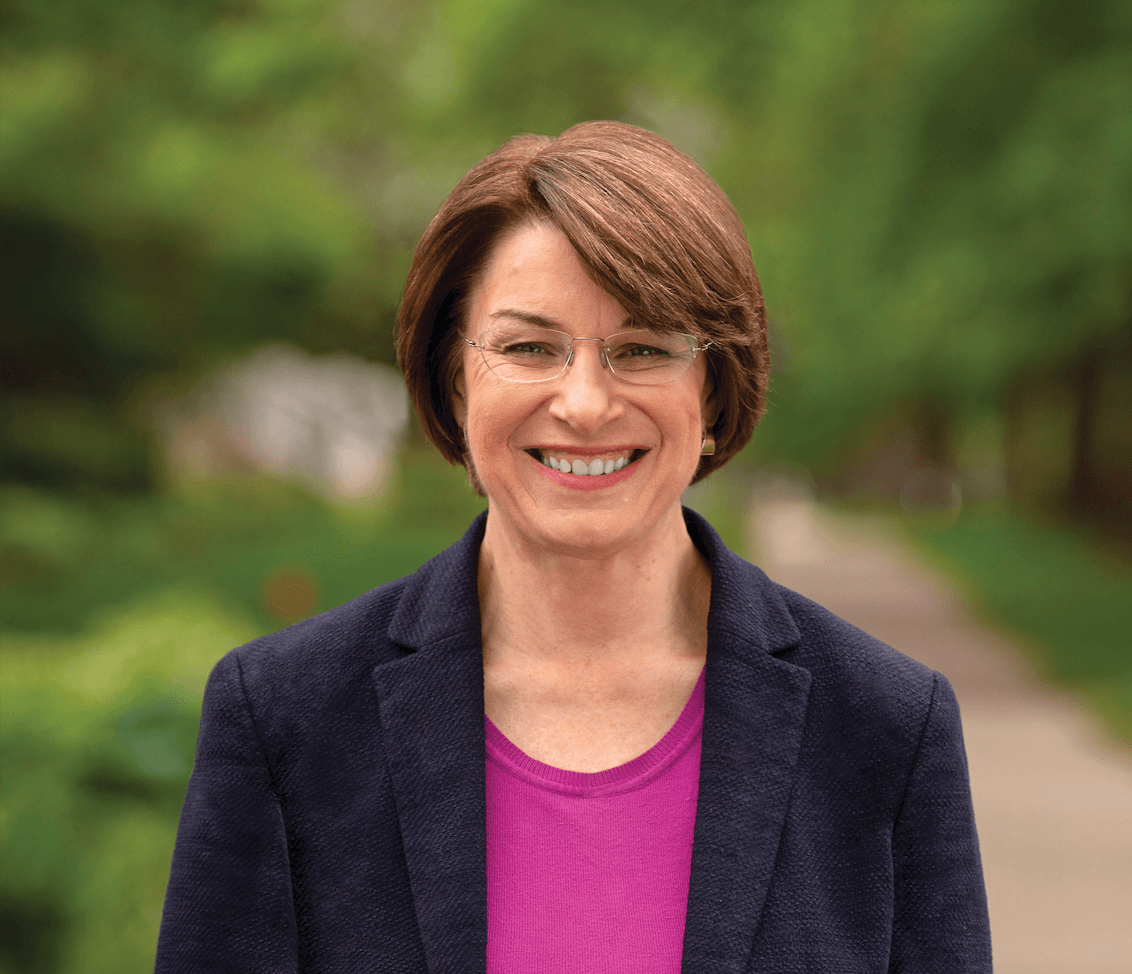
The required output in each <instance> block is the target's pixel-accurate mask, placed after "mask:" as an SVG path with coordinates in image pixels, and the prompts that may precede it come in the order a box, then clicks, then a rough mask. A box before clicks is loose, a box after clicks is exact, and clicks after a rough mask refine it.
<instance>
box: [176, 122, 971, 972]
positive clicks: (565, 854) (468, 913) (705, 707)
mask: <svg viewBox="0 0 1132 974" xmlns="http://www.w3.org/2000/svg"><path fill="white" fill-rule="evenodd" d="M765 317H766V316H765V310H764V307H763V300H762V294H761V291H760V288H759V282H758V278H757V276H756V274H755V270H754V266H753V265H752V263H751V257H750V252H749V248H748V245H747V240H746V237H745V236H744V233H743V228H742V225H741V223H740V221H739V219H738V217H737V216H736V215H735V212H734V210H733V209H732V208H731V205H730V204H729V203H728V201H727V199H726V197H725V196H724V194H723V193H722V191H721V190H720V189H719V187H717V186H716V185H715V184H714V183H713V182H712V181H711V180H710V179H709V178H708V177H707V176H706V175H705V174H704V173H703V171H702V170H701V169H700V168H699V167H698V166H696V164H695V163H694V162H692V161H691V160H690V159H688V158H687V157H685V156H683V155H681V154H680V153H679V152H678V151H677V150H676V149H674V148H673V147H672V146H671V145H669V144H668V143H667V142H665V141H664V140H662V139H660V138H658V137H657V136H655V135H652V134H651V133H648V132H644V131H642V130H640V129H635V128H632V127H630V126H627V125H622V124H619V123H613V122H596V123H587V124H585V125H580V126H577V127H575V128H573V129H571V130H570V131H568V132H566V133H564V134H563V135H561V136H559V137H558V138H557V139H544V138H538V137H534V136H524V137H521V138H518V139H515V140H513V141H511V142H509V143H507V144H506V145H505V146H503V147H502V148H501V149H499V150H498V151H496V152H494V153H492V155H490V156H489V157H488V158H487V159H485V160H484V161H483V162H482V163H480V164H479V165H478V166H476V167H475V168H474V169H472V170H471V171H470V172H469V173H468V174H467V175H466V176H465V177H464V179H463V180H461V181H460V183H459V185H457V187H456V188H455V189H454V190H453V192H452V194H451V195H450V196H449V198H448V200H447V201H446V202H445V204H444V205H443V206H442V207H441V210H440V212H439V213H438V214H437V216H436V217H435V218H434V219H433V221H432V222H431V223H430V225H429V227H428V229H427V230H426V231H425V233H424V236H423V237H422V239H421V241H420V244H419V245H418V247H417V251H416V253H415V255H414V260H413V266H412V269H411V271H410V274H409V278H408V282H407V285H406V290H405V295H404V299H403V301H402V306H401V312H400V316H399V336H398V354H399V357H400V362H401V366H402V370H403V372H404V374H405V379H406V382H407V384H408V387H409V391H410V394H411V396H412V398H413V400H414V403H415V405H416V408H417V411H418V413H419V415H420V417H421V422H422V425H423V426H424V428H425V430H426V432H427V433H428V435H429V436H430V438H431V439H432V440H433V442H434V443H435V444H436V445H437V447H438V448H439V449H440V451H441V452H442V453H443V454H444V455H445V456H446V457H447V458H448V459H449V460H450V461H452V462H454V463H461V464H463V465H464V466H465V467H466V469H467V471H468V476H469V480H470V482H471V484H472V486H473V487H474V489H476V490H477V491H479V492H480V493H482V494H484V495H485V496H486V497H487V499H488V511H487V513H486V515H484V516H481V517H480V518H479V519H477V521H476V522H475V523H474V524H473V525H472V527H471V528H470V529H469V531H468V533H467V534H466V535H465V537H464V539H463V540H462V541H461V542H460V543H459V544H457V545H455V546H454V547H453V548H451V549H449V550H448V551H446V552H444V553H443V554H441V555H439V556H438V557H437V558H435V559H433V560H432V561H431V562H429V563H428V564H426V565H425V566H423V567H422V568H421V569H420V571H418V572H417V573H416V574H414V575H412V576H410V577H409V578H405V579H401V580H399V581H397V582H393V583H391V584H389V585H385V586H382V587H380V588H377V589H374V590H373V591H371V592H369V593H368V594H366V595H364V596H362V597H361V598H359V599H356V600H355V601H354V602H351V603H349V604H348V605H345V606H342V607H341V608H339V609H335V610H332V611H331V612H328V613H326V614H324V615H322V616H319V617H317V618H315V619H311V620H308V621H306V622H304V623H300V624H298V625H296V626H293V627H291V628H290V629H287V630H284V631H283V632H281V633H277V634H275V635H274V636H270V637H266V638H264V639H261V640H258V641H256V642H254V643H251V644H249V645H247V646H244V647H241V648H240V649H238V650H234V651H233V652H232V653H230V654H229V655H228V656H227V657H225V659H224V660H222V661H221V662H220V664H218V666H217V668H216V670H215V671H214V673H213V676H212V678H211V681H210V684H209V690H208V693H207V695H206V698H205V705H204V714H203V717H202V722H201V735H200V741H199V744H198V751H197V762H196V766H195V769H194V772H193V777H192V781H191V783H190V787H189V793H188V795H187V797H186V800H185V808H184V812H183V816H182V822H181V830H180V833H179V836H178V844H177V850H176V854H175V857H174V862H173V871H172V875H171V878H170V883H169V890H168V894H167V900H166V909H165V916H164V919H163V924H162V934H161V943H160V946H159V952H158V965H157V969H158V971H160V972H165V971H189V970H194V971H195V970H209V971H233V972H235V971H264V972H266V971H296V972H297V971H347V970H370V969H372V970H390V971H392V970H396V971H420V972H424V971H431V972H433V974H436V972H440V971H444V972H452V974H457V972H459V974H464V972H475V971H481V972H483V971H487V972H490V974H510V972H524V974H526V972H540V974H541V972H576V971H594V972H605V971H608V972H611V974H612V972H616V974H634V972H640V974H645V972H648V974H665V972H672V974H675V972H677V971H736V972H738V971H746V970H750V971H756V970H757V971H778V972H801V971H828V970H837V971H847V972H878V974H879V972H888V974H891V972H929V971H940V972H942V971H947V972H974V971H989V970H990V942H989V933H988V931H987V918H986V903H985V897H984V894H983V887H982V876H981V868H980V864H979V854H978V842H977V838H976V835H975V829H974V821H973V818H972V813H971V802H970V795H969V792H968V785H967V777H966V765H965V759H964V754H963V743H962V734H961V731H960V727H959V718H958V711H957V708H956V704H955V698H954V696H953V694H952V693H951V689H950V687H949V685H948V684H947V681H946V680H945V679H944V678H943V677H942V676H940V675H939V674H937V673H932V672H931V671H930V670H927V669H925V668H924V667H922V666H920V665H919V664H917V663H914V662H913V661H912V660H909V659H907V658H906V657H903V656H901V655H900V654H899V653H897V652H895V651H894V650H892V649H890V648H888V647H887V646H884V645H883V644H881V643H879V642H877V641H876V640H874V639H872V638H870V637H868V636H866V635H865V634H864V633H861V632H860V631H859V630H856V629H853V628H852V627H850V626H849V625H847V624H846V623H844V622H842V621H841V620H840V619H837V618H836V617H834V616H832V615H831V614H829V613H828V612H826V611H824V610H823V609H821V608H820V607H818V606H816V605H814V604H813V603H810V602H808V601H806V600H805V599H803V598H801V597H800V596H798V595H796V594H794V593H793V592H790V591H788V590H786V589H783V588H781V587H780V586H777V585H775V584H774V583H772V582H771V581H770V580H769V579H767V578H766V576H765V575H763V573H762V572H760V571H759V570H758V569H757V568H755V567H754V566H753V565H750V564H748V563H746V562H744V561H743V560H741V559H740V558H738V557H737V556H735V555H734V554H732V553H731V552H730V551H728V550H727V549H726V547H724V545H723V544H722V542H721V541H720V539H719V537H718V536H717V535H716V534H715V532H713V531H712V529H711V528H710V527H709V526H708V525H707V524H706V523H705V522H704V521H703V520H702V519H700V518H699V517H697V516H696V515H695V514H693V513H692V512H690V511H687V510H684V509H682V508H681V506H680V495H681V493H682V491H683V490H684V489H685V488H686V487H687V486H688V485H689V483H692V482H694V481H695V480H698V479H700V478H702V477H704V476H706V475H707V474H709V473H710V472H711V471H712V470H714V469H717V468H718V467H719V466H721V465H722V464H723V463H725V462H726V461H727V460H728V459H729V458H730V457H732V456H734V454H735V453H736V452H737V451H738V450H740V449H741V448H742V447H743V445H744V444H745V443H746V442H747V440H748V439H749V438H750V436H751V433H752V431H753V429H754V427H755V425H756V423H757V421H758V419H759V416H760V414H761V412H762V409H763V403H764V397H765V386H766V376H767V348H766V324H765Z"/></svg>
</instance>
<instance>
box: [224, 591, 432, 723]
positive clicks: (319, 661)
mask: <svg viewBox="0 0 1132 974" xmlns="http://www.w3.org/2000/svg"><path fill="white" fill-rule="evenodd" d="M411 577H412V576H407V577H405V578H399V579H396V580H395V581H392V582H387V583H386V584H384V585H379V586H378V587H377V588H374V589H370V590H369V591H368V592H365V593H363V594H362V595H359V596H358V597H357V598H355V599H352V600H350V601H349V602H346V603H344V604H343V605H340V606H337V607H336V608H333V609H330V610H328V611H326V612H322V613H320V614H319V615H316V616H312V617H311V618H309V619H304V620H303V621H302V622H297V623H295V624H294V625H292V626H288V627H287V628H286V629H281V630H279V631H278V632H273V633H270V634H268V635H265V636H260V637H259V638H258V639H253V640H252V641H251V642H248V643H245V644H244V645H242V646H237V647H236V648H235V649H233V650H230V651H229V652H228V653H227V654H226V655H225V656H224V657H223V658H222V659H221V660H220V662H219V663H218V664H217V669H218V670H219V669H221V668H222V667H223V668H235V669H236V670H237V671H238V672H239V674H240V681H241V683H242V685H243V687H244V691H245V692H246V693H247V695H248V697H249V700H250V701H251V702H252V704H253V706H254V705H255V703H256V702H257V701H258V700H261V699H263V698H264V697H273V698H276V699H278V698H280V697H292V698H294V699H296V700H299V699H301V700H303V701H305V706H304V708H303V709H309V707H310V706H311V705H313V704H315V703H316V701H318V700H319V699H320V698H326V697H328V696H332V695H333V694H334V693H335V691H336V689H337V688H343V687H346V686H349V685H351V684H356V683H358V682H362V681H368V680H369V678H370V674H371V673H372V671H373V668H374V667H375V666H378V665H380V664H381V663H385V662H389V661H391V660H394V659H397V658H399V657H400V656H402V655H404V653H405V650H404V649H403V648H402V647H399V646H398V645H397V644H396V643H394V642H393V641H392V640H390V639H389V637H388V634H387V630H388V628H389V621H390V619H391V618H392V617H393V614H394V613H395V612H396V611H397V607H398V605H399V604H400V602H401V597H402V593H403V592H404V589H405V586H406V585H407V584H408V581H409V579H410V578H411Z"/></svg>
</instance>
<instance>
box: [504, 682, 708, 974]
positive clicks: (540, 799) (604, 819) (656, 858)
mask: <svg viewBox="0 0 1132 974" xmlns="http://www.w3.org/2000/svg"><path fill="white" fill-rule="evenodd" d="M703 718H704V676H703V674H702V673H701V674H700V678H699V681H698V682H697V683H696V687H695V689H694V690H693V691H692V696H691V697H690V698H689V700H688V703H687V705H686V706H685V707H684V710H683V712H682V713H681V714H680V716H679V718H678V719H677V721H676V723H675V724H674V725H673V726H672V729H671V730H669V731H668V733H667V734H665V735H664V737H663V738H661V740H660V741H658V742H657V744H656V745H654V746H653V747H652V748H651V749H649V750H648V751H646V752H645V753H644V754H642V755H641V756H640V757H638V758H635V759H634V760H632V761H630V762H629V763H628V764H623V765H621V766H620V767H617V768H610V769H609V770H608V771H598V772H596V773H594V774H586V773H583V772H580V771H563V770H561V769H560V768H553V767H551V766H550V765H548V764H543V763H541V762H540V761H536V760H534V758H530V757H528V756H527V755H526V754H524V753H523V752H522V751H520V750H519V749H518V748H517V747H516V746H515V745H514V744H512V743H511V742H510V741H509V740H507V738H506V737H504V736H503V734H502V733H501V732H500V731H499V729H498V728H497V727H496V726H495V725H494V724H493V723H492V722H491V721H490V720H488V719H487V718H486V717H485V718H484V720H485V723H486V730H487V974H558V972H561V974H614V972H616V974H638V972H639V974H668V972H671V974H678V972H679V970H680V960H681V955H682V952H683V946H684V919H685V915H686V913H687V907H688V876H689V871H690V869H691V863H692V836H693V832H694V830H695V824H696V795H697V793H698V790H699V782H700V742H701V732H702V729H703Z"/></svg>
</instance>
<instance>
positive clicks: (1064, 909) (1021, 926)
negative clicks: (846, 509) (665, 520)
mask: <svg viewBox="0 0 1132 974" xmlns="http://www.w3.org/2000/svg"><path fill="white" fill-rule="evenodd" d="M749 524H750V531H751V538H750V543H751V550H752V554H753V560H754V561H756V562H757V563H758V564H759V565H760V566H761V567H762V568H763V569H764V570H765V571H766V572H767V574H768V575H770V577H771V578H773V579H774V580H775V581H778V582H781V583H782V584H784V585H787V586H789V587H790V588H793V589H795V590H797V591H799V592H802V593H803V594H805V595H807V596H809V597H810V598H812V599H814V600H815V601H817V602H820V603H821V604H823V605H825V606H827V607H828V608H829V609H831V610H832V611H834V612H836V613H837V614H838V615H840V616H843V617H844V618H846V619H848V620H849V621H850V622H852V623H854V624H855V625H857V626H859V627H861V628H862V629H865V630H867V631H868V632H871V633H872V634H873V635H875V636H878V637H879V638H881V639H883V640H884V641H885V642H887V643H889V644H891V645H892V646H895V647H896V648H897V649H899V650H901V651H902V652H904V653H906V654H908V655H909V656H912V657H914V658H916V659H918V660H921V661H922V662H924V663H926V664H927V665H929V666H931V667H932V668H934V669H937V670H939V671H941V672H942V673H944V674H945V675H946V676H947V677H948V679H950V680H951V683H952V684H953V685H954V687H955V691H956V693H957V695H958V697H959V703H960V707H961V709H962V714H963V726H964V733H965V736H966V741H967V753H968V757H969V761H970V767H971V789H972V793H973V796H974V802H975V816H976V820H977V823H978V828H979V838H980V841H981V845H982V852H983V866H984V870H985V873H986V881H987V895H988V899H989V901H990V913H991V932H992V935H993V938H994V956H995V971H996V974H1129V972H1132V753H1130V751H1129V750H1128V749H1127V748H1125V747H1123V746H1121V745H1119V744H1117V743H1116V742H1114V741H1113V740H1112V738H1111V737H1108V736H1106V734H1105V733H1104V731H1103V729H1102V728H1100V726H1099V725H1098V724H1097V723H1096V722H1095V721H1094V720H1093V719H1092V717H1091V715H1090V714H1088V713H1087V712H1086V711H1085V710H1084V709H1083V708H1081V707H1079V706H1078V705H1077V704H1075V703H1074V701H1073V700H1072V699H1071V698H1070V697H1069V696H1067V695H1066V694H1062V693H1057V692H1054V691H1052V690H1050V689H1048V688H1046V687H1044V686H1042V685H1041V683H1040V682H1039V681H1038V679H1037V678H1036V676H1035V675H1034V673H1033V671H1032V669H1031V667H1030V666H1029V664H1028V663H1027V662H1026V661H1025V659H1024V658H1023V657H1022V656H1021V654H1020V653H1019V652H1018V650H1016V649H1015V648H1014V647H1013V646H1012V645H1011V644H1010V643H1009V642H1008V641H1007V640H1006V639H1005V638H1003V637H1002V636H1000V635H998V634H996V633H994V632H992V631H990V630H988V629H987V628H986V627H985V626H983V625H981V624H980V623H979V622H978V621H976V620H975V619H974V618H973V616H972V615H971V613H970V611H969V610H968V609H967V607H966V606H965V605H964V603H963V601H962V599H961V598H960V596H959V595H958V593H957V592H956V590H955V588H954V586H952V585H951V584H950V583H949V582H948V581H947V580H946V579H945V578H944V577H942V576H941V575H940V574H939V573H937V572H935V571H934V570H933V569H931V568H929V567H927V566H925V565H924V564H923V563H922V562H920V561H919V560H918V559H917V558H916V557H915V556H913V555H912V554H911V553H910V552H908V551H907V550H906V549H905V548H904V547H903V546H902V545H901V544H900V543H899V542H898V541H897V540H895V538H894V537H893V535H891V534H888V533H886V532H885V531H884V529H883V526H877V525H873V524H872V523H871V522H868V521H864V520H862V521H860V522H853V526H852V527H848V526H847V524H846V522H843V521H842V520H840V519H839V520H838V521H837V522H834V521H833V520H832V519H831V518H830V517H828V516H827V515H825V514H823V513H822V512H821V511H820V509H815V508H814V507H813V506H812V505H811V504H810V503H809V502H807V501H805V500H803V499H800V498H797V497H792V496H790V495H788V494H782V495H772V494H765V495H762V496H761V497H760V498H758V499H757V500H756V501H755V503H754V505H753V507H752V509H751V517H750V518H749Z"/></svg>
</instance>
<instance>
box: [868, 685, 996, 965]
mask: <svg viewBox="0 0 1132 974" xmlns="http://www.w3.org/2000/svg"><path fill="white" fill-rule="evenodd" d="M934 677H935V683H934V686H933V689H932V698H931V703H930V705H929V708H928V717H927V720H926V721H925V724H924V729H923V732H922V735H921V738H920V743H919V748H918V750H917V754H916V758H915V761H914V762H913V766H912V771H911V774H910V776H909V779H908V783H907V785H906V787H905V792H904V798H903V802H902V805H901V808H900V812H899V814H898V815H897V817H896V823H895V826H894V828H893V835H892V854H893V873H894V875H893V880H894V922H893V940H892V950H891V953H890V966H889V970H890V972H892V974H897V972H899V974H912V972H915V974H923V972H929V971H938V972H940V974H943V972H948V974H975V972H978V974H990V971H991V945H990V922H989V919H988V916H987V899H986V891H985V888H984V886H983V869H982V862H981V860H980V858H979V838H978V835H977V834H976V832H975V815H974V811H973V809H972V807H971V789H970V784H969V780H968V775H967V755H966V752H965V751H964V748H963V731H962V728H961V726H960V723H959V705H958V703H957V702H956V699H955V693H954V691H953V690H952V689H951V684H950V683H948V682H947V679H946V678H945V677H944V676H942V675H941V674H939V673H936V674H934Z"/></svg>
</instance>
